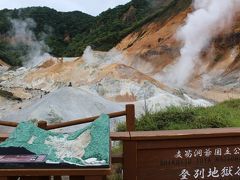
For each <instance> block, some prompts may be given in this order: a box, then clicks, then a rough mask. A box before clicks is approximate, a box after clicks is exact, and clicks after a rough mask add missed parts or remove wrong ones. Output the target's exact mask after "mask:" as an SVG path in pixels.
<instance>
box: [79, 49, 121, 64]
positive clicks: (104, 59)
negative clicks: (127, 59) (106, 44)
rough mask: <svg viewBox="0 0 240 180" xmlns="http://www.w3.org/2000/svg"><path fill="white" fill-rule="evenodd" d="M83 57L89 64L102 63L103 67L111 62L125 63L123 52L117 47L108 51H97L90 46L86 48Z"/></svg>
mask: <svg viewBox="0 0 240 180" xmlns="http://www.w3.org/2000/svg"><path fill="white" fill-rule="evenodd" d="M82 58H83V59H84V61H85V62H86V63H87V64H89V65H92V66H98V65H101V67H104V66H107V65H110V64H115V63H122V64H123V63H124V61H122V60H123V58H124V57H123V55H122V53H121V52H120V51H118V50H117V49H115V48H113V49H111V50H110V51H108V52H97V51H93V50H92V48H91V47H90V46H88V47H87V48H86V49H85V50H84V53H83V56H82Z"/></svg>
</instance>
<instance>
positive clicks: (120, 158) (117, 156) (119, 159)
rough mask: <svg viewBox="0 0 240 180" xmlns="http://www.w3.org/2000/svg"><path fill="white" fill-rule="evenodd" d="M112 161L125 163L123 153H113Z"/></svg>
mask: <svg viewBox="0 0 240 180" xmlns="http://www.w3.org/2000/svg"><path fill="white" fill-rule="evenodd" d="M111 159H112V161H111V163H114V164H115V163H121V164H122V163H123V155H122V154H113V155H112V157H111Z"/></svg>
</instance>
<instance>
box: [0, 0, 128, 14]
mask: <svg viewBox="0 0 240 180" xmlns="http://www.w3.org/2000/svg"><path fill="white" fill-rule="evenodd" d="M129 1H130V0H0V9H4V8H8V9H14V8H22V7H31V6H47V7H50V8H54V9H56V10H58V11H64V12H65V11H74V10H78V11H82V12H85V13H87V14H91V15H94V16H96V15H98V14H99V13H101V12H102V11H105V10H107V9H108V8H113V7H115V6H117V5H120V4H126V3H127V2H129Z"/></svg>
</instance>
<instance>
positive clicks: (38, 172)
mask: <svg viewBox="0 0 240 180" xmlns="http://www.w3.org/2000/svg"><path fill="white" fill-rule="evenodd" d="M109 174H111V168H91V169H90V168H86V169H0V175H1V176H49V175H51V176H71V175H72V176H85V175H93V176H94V175H102V176H104V175H109Z"/></svg>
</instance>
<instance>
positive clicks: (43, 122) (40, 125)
mask: <svg viewBox="0 0 240 180" xmlns="http://www.w3.org/2000/svg"><path fill="white" fill-rule="evenodd" d="M38 127H39V128H42V129H47V121H38Z"/></svg>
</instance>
